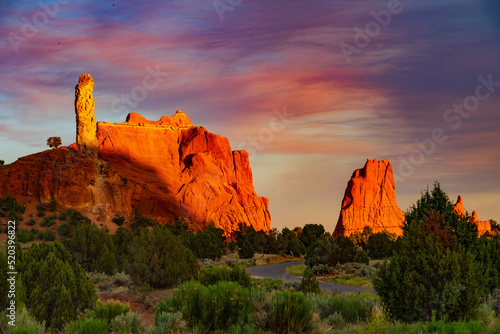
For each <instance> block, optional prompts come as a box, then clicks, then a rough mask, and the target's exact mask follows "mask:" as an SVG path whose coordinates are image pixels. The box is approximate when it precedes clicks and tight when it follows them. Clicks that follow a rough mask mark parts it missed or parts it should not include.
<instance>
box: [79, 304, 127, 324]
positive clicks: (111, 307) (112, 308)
mask: <svg viewBox="0 0 500 334" xmlns="http://www.w3.org/2000/svg"><path fill="white" fill-rule="evenodd" d="M129 311H130V307H129V306H127V305H124V304H122V303H120V302H118V301H110V302H108V303H106V304H103V303H102V302H98V303H97V305H96V306H95V307H94V309H93V310H91V311H89V313H88V317H89V318H94V319H101V320H104V321H106V322H107V323H108V324H111V321H112V320H113V319H114V318H116V317H117V316H119V315H122V314H127V313H128V312H129Z"/></svg>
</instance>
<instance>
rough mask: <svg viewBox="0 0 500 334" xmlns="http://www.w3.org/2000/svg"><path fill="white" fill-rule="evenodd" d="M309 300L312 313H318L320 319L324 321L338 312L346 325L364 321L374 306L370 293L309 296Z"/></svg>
mask: <svg viewBox="0 0 500 334" xmlns="http://www.w3.org/2000/svg"><path fill="white" fill-rule="evenodd" d="M309 299H310V300H311V302H312V305H313V310H314V312H316V313H318V314H319V316H320V318H321V319H326V318H328V317H329V316H330V315H332V314H334V313H335V312H338V313H339V314H340V315H342V317H343V318H344V320H345V321H346V323H357V322H360V321H366V320H367V319H368V317H369V316H370V315H371V312H372V308H373V305H374V296H373V295H372V294H371V293H364V294H356V295H354V294H350V295H343V294H338V295H332V294H322V295H317V296H309Z"/></svg>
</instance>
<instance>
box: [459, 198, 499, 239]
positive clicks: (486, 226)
mask: <svg viewBox="0 0 500 334" xmlns="http://www.w3.org/2000/svg"><path fill="white" fill-rule="evenodd" d="M453 212H454V213H455V214H456V215H457V216H459V217H462V218H465V217H466V216H467V214H466V212H465V208H464V201H463V199H462V196H460V195H458V198H457V202H456V203H455V204H454V205H453ZM469 221H470V222H471V223H473V224H476V225H477V231H478V233H479V235H480V236H481V235H483V234H485V233H486V232H491V223H490V222H489V221H488V220H479V219H478V218H477V212H476V211H472V216H470V217H469Z"/></svg>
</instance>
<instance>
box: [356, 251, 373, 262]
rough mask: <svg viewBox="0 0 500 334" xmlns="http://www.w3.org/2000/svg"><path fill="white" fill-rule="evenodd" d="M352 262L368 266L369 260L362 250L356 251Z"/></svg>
mask: <svg viewBox="0 0 500 334" xmlns="http://www.w3.org/2000/svg"><path fill="white" fill-rule="evenodd" d="M353 261H354V262H357V263H364V264H368V263H370V258H369V257H368V254H366V252H365V251H364V250H358V251H357V252H356V254H355V255H354V259H353Z"/></svg>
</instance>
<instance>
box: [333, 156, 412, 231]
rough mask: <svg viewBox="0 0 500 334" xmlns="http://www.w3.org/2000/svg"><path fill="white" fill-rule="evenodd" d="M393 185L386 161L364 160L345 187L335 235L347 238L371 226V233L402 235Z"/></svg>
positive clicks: (399, 214)
mask: <svg viewBox="0 0 500 334" xmlns="http://www.w3.org/2000/svg"><path fill="white" fill-rule="evenodd" d="M395 190H396V185H395V183H394V177H393V173H392V165H391V163H390V162H389V161H388V160H381V161H378V160H367V161H366V164H365V166H364V167H363V168H362V169H357V170H355V171H354V173H353V174H352V176H351V179H350V180H349V182H348V184H347V189H346V191H345V194H344V199H343V200H342V208H341V211H340V216H339V220H338V222H337V226H336V227H335V231H334V232H333V235H334V236H338V235H345V236H349V235H351V234H353V233H356V232H363V229H364V228H365V226H370V227H371V228H372V230H373V233H377V232H381V231H388V232H390V233H394V234H396V235H398V236H399V235H402V234H403V229H402V226H403V223H404V220H405V218H404V214H403V212H402V211H401V209H400V208H399V207H398V204H397V202H396V193H395Z"/></svg>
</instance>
